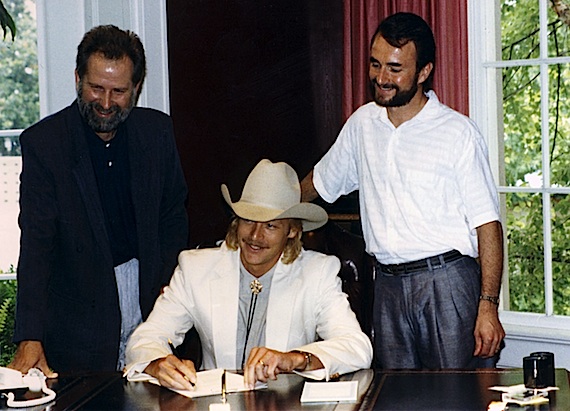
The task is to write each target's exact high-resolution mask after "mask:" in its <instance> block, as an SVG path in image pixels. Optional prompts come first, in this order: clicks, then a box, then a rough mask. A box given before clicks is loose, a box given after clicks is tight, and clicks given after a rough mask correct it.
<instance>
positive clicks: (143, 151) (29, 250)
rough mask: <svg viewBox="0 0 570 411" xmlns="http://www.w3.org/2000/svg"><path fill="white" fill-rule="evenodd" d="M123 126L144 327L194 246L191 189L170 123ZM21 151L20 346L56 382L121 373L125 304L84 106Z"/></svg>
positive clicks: (136, 112) (36, 128) (160, 119)
mask: <svg viewBox="0 0 570 411" xmlns="http://www.w3.org/2000/svg"><path fill="white" fill-rule="evenodd" d="M125 125H126V127H127V137H128V150H129V162H130V168H131V192H132V199H133V207H134V211H135V219H136V229H137V237H138V252H139V264H140V272H139V280H140V281H139V284H140V298H139V300H140V307H141V312H142V315H143V319H145V318H146V317H147V316H148V314H149V313H150V311H151V309H152V306H153V304H154V301H155V299H156V298H157V296H158V295H159V293H160V290H161V287H162V286H163V285H165V284H167V283H168V281H169V279H170V277H171V275H172V273H173V270H174V268H175V266H176V259H177V256H178V253H179V252H180V251H181V250H182V249H183V248H185V247H186V245H187V240H188V239H187V235H188V221H187V214H186V209H185V205H184V201H185V199H186V195H187V188H186V183H185V181H184V176H183V173H182V169H181V166H180V160H179V158H178V153H177V151H176V145H175V140H174V134H173V129H172V121H171V119H170V117H169V116H167V115H166V114H164V113H161V112H159V111H156V110H152V109H145V108H134V109H133V111H132V112H131V114H130V115H129V117H128V119H127V120H126V121H125ZM20 143H21V148H22V162H23V168H22V174H21V185H20V216H19V224H20V228H21V241H20V243H21V244H20V247H21V248H20V258H19V262H18V297H17V308H16V327H15V334H14V341H16V342H18V341H22V340H38V341H42V342H43V344H44V349H45V352H46V355H47V360H48V363H49V364H50V366H51V367H53V369H54V370H56V371H58V372H68V371H111V370H114V369H115V367H116V364H117V359H118V347H119V338H120V310H119V299H118V298H119V297H118V292H117V286H116V281H115V274H114V270H113V261H112V257H111V249H110V245H109V241H108V238H107V233H106V228H105V222H104V218H103V209H102V207H101V203H100V200H99V192H98V189H97V182H96V180H95V174H94V171H93V167H92V165H91V160H90V156H89V151H88V147H87V141H86V136H85V134H84V126H83V123H82V119H81V116H80V113H79V109H78V106H77V103H76V102H74V103H73V104H72V105H71V106H69V107H67V108H65V109H63V110H62V111H60V112H58V113H56V114H54V115H52V116H49V117H47V118H45V119H44V120H42V121H40V122H39V123H37V124H35V125H33V126H32V127H30V128H28V129H27V130H25V131H24V132H23V133H22V135H21V137H20Z"/></svg>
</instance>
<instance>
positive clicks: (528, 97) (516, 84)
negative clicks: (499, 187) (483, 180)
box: [503, 66, 542, 187]
mask: <svg viewBox="0 0 570 411" xmlns="http://www.w3.org/2000/svg"><path fill="white" fill-rule="evenodd" d="M503 113H504V156H505V157H504V161H505V179H506V184H507V185H509V186H520V187H529V186H530V187H540V186H541V184H542V183H541V181H542V180H541V178H542V155H541V149H542V147H541V127H540V124H541V123H540V82H539V68H538V67H532V66H528V67H509V68H505V69H503Z"/></svg>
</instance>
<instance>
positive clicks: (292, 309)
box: [125, 160, 372, 389]
mask: <svg viewBox="0 0 570 411" xmlns="http://www.w3.org/2000/svg"><path fill="white" fill-rule="evenodd" d="M222 194H223V196H224V199H225V200H226V202H227V203H228V204H229V206H230V207H231V208H232V210H233V212H234V213H235V218H234V219H233V221H232V222H231V224H230V226H229V229H228V232H227V235H226V239H225V241H224V243H223V244H222V245H221V247H220V248H215V249H202V250H188V251H183V252H182V253H181V254H180V256H179V259H178V263H179V264H178V267H177V268H176V270H175V272H174V275H173V277H172V280H171V282H170V285H169V286H168V287H166V288H165V290H164V293H163V294H162V295H161V296H160V297H159V298H158V300H157V302H156V304H155V306H154V309H153V311H152V312H151V314H150V316H149V317H148V319H147V321H146V322H144V323H143V324H141V325H140V326H139V327H138V328H137V329H136V331H135V332H134V333H133V335H132V337H131V339H130V340H129V343H128V346H127V368H126V371H125V374H126V375H127V377H128V378H134V377H138V375H137V374H139V373H147V374H150V375H151V376H154V377H156V378H158V380H159V381H160V383H161V384H162V385H163V386H167V387H171V388H176V389H190V388H191V385H190V382H192V383H195V382H196V371H195V368H194V364H193V363H192V361H190V360H183V359H179V358H177V357H176V356H174V355H172V351H171V350H170V348H169V344H168V341H169V339H170V340H171V341H172V342H173V343H174V345H178V344H180V343H181V342H182V340H183V337H184V335H185V333H186V332H187V331H188V330H189V329H191V328H192V327H195V328H196V330H197V332H198V334H199V336H200V340H201V342H202V350H203V367H204V368H205V369H211V368H229V369H243V371H244V377H245V382H246V385H247V386H248V387H249V388H253V386H254V384H255V382H256V381H262V382H266V381H267V380H268V379H276V378H277V375H278V374H279V373H282V372H290V371H297V372H307V371H312V374H313V377H315V376H316V377H318V378H324V379H329V378H330V377H331V376H332V375H338V374H343V373H347V372H351V371H355V370H358V369H361V368H368V367H369V366H370V363H371V359H372V347H371V344H370V341H369V339H368V337H367V336H366V335H365V334H364V333H363V332H362V330H361V329H360V326H359V324H358V321H357V320H356V317H355V315H354V313H353V312H352V311H351V309H350V306H349V304H348V301H347V299H346V295H345V294H344V293H343V292H342V290H341V285H340V279H339V278H338V277H337V273H338V271H339V269H340V263H339V261H338V259H337V258H336V257H333V256H326V255H324V254H320V253H317V252H314V251H306V250H303V248H302V244H301V235H302V232H303V231H310V230H314V229H316V228H318V227H320V226H322V225H323V224H325V223H326V221H327V214H326V212H325V211H324V210H323V209H322V208H321V207H319V206H317V205H315V204H310V203H302V202H301V201H300V199H301V192H300V185H299V180H298V177H297V174H296V173H295V171H294V170H293V169H292V168H291V167H290V166H289V165H287V164H285V163H272V162H270V161H269V160H261V161H260V162H259V164H257V166H256V167H255V168H254V169H253V171H252V172H251V173H250V175H249V177H248V178H247V181H246V183H245V186H244V189H243V192H242V196H241V199H240V200H239V201H238V202H235V203H234V202H232V199H231V196H230V194H229V191H228V188H227V187H226V185H222ZM317 340H319V341H318V342H317ZM246 359H247V361H246ZM189 381H190V382H189Z"/></svg>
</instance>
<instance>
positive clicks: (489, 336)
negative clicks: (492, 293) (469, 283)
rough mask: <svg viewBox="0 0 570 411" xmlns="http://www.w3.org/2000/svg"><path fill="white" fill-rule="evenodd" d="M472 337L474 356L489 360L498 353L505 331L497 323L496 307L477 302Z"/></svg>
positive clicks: (499, 323)
mask: <svg viewBox="0 0 570 411" xmlns="http://www.w3.org/2000/svg"><path fill="white" fill-rule="evenodd" d="M474 336H475V351H474V352H473V355H474V356H476V357H477V356H479V357H483V358H490V357H493V356H494V355H496V354H497V353H498V352H499V350H500V348H501V341H503V338H505V330H504V329H503V326H502V325H501V322H500V321H499V313H498V312H497V307H496V306H495V305H494V304H493V303H491V302H489V301H484V300H481V301H480V302H479V313H478V314H477V321H476V322H475V331H474Z"/></svg>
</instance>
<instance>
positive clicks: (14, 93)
mask: <svg viewBox="0 0 570 411" xmlns="http://www.w3.org/2000/svg"><path fill="white" fill-rule="evenodd" d="M4 5H5V6H6V9H7V10H8V12H9V13H10V15H11V16H12V17H13V18H14V20H16V22H17V25H18V36H17V37H16V38H15V39H14V40H13V41H7V40H4V41H0V113H1V115H0V130H12V129H23V128H26V127H29V126H30V125H32V124H34V123H35V122H37V121H38V120H39V117H40V104H39V83H38V59H37V45H36V43H37V40H36V23H35V20H34V18H33V17H32V15H31V14H30V11H29V10H27V9H26V7H25V0H4ZM19 154H20V150H19V143H18V138H17V137H12V138H10V141H9V142H8V143H7V144H6V142H5V141H4V140H3V139H0V156H2V155H19Z"/></svg>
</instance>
